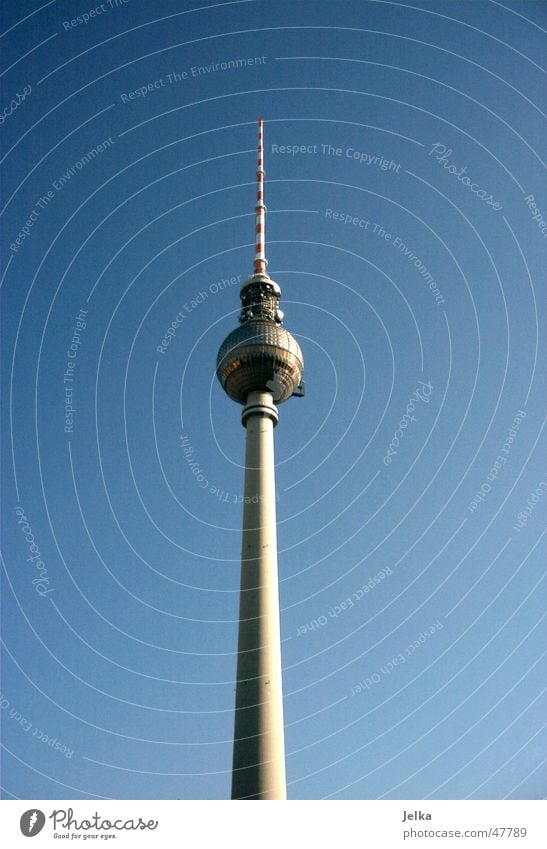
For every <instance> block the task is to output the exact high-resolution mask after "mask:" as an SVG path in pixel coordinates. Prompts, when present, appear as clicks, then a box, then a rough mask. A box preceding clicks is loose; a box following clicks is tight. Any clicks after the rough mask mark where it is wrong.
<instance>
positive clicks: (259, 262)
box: [254, 118, 268, 274]
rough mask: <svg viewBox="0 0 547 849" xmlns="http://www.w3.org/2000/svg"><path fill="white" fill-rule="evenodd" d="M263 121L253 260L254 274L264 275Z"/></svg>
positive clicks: (259, 138)
mask: <svg viewBox="0 0 547 849" xmlns="http://www.w3.org/2000/svg"><path fill="white" fill-rule="evenodd" d="M265 173H266V172H265V171H264V121H263V120H262V118H259V119H258V168H257V171H256V180H257V202H256V210H255V211H256V253H255V260H254V267H255V274H266V273H267V272H266V268H267V266H268V260H267V259H266V206H265V204H264V174H265Z"/></svg>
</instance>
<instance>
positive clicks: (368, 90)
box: [0, 0, 547, 799]
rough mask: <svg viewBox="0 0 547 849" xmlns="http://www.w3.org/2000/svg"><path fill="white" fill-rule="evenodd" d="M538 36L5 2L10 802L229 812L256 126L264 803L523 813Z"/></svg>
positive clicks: (541, 217)
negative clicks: (266, 376) (261, 138)
mask: <svg viewBox="0 0 547 849" xmlns="http://www.w3.org/2000/svg"><path fill="white" fill-rule="evenodd" d="M92 13H93V14H92ZM544 26H545V6H544V5H542V4H540V3H534V2H531V3H530V2H519V3H515V2H513V3H497V2H482V0H478V2H474V3H466V2H450V0H449V2H444V3H441V2H421V3H419V4H417V5H414V4H410V3H405V2H402V3H391V2H339V3H327V2H313V0H309V2H308V0H302V1H301V2H298V3H294V2H292V3H284V2H269V0H266V1H265V2H260V0H259V1H258V2H254V0H249V2H245V1H244V2H234V3H230V2H227V3H215V4H214V3H207V2H199V3H195V4H194V3H193V2H192V3H188V2H184V0H176V2H175V0H173V1H172V2H161V3H160V2H158V0H149V1H148V2H138V0H128V2H126V3H125V4H124V3H122V2H121V0H120V2H119V3H118V4H117V3H115V2H114V0H112V2H109V0H105V2H104V3H101V4H97V5H94V4H93V3H88V2H85V0H84V1H83V2H80V0H78V2H70V3H69V2H56V1H55V0H53V2H49V3H45V4H44V3H41V2H33V1H32V0H31V2H26V3H25V4H21V3H19V2H4V3H3V6H2V26H1V30H2V42H3V64H4V75H3V86H2V113H1V114H2V119H3V120H2V122H1V126H0V132H1V134H2V141H3V145H2V151H3V152H2V157H3V171H4V176H3V201H2V222H3V223H2V231H3V247H4V251H3V260H2V262H3V270H2V296H3V310H2V335H3V343H4V345H3V359H2V368H3V371H2V378H3V396H4V401H5V403H4V405H3V419H2V431H3V455H2V456H3V469H4V473H3V498H2V501H3V534H2V537H3V555H2V557H3V560H2V567H3V597H2V604H3V607H2V613H3V626H2V636H3V657H2V682H1V693H2V700H1V703H0V704H1V711H0V717H1V720H2V744H3V747H2V772H1V775H2V781H1V784H2V788H3V790H2V792H3V794H4V798H7V799H12V798H36V799H39V798H41V799H63V798H70V799H78V798H82V799H83V798H126V799H133V798H137V799H138V798H152V799H154V798H156V799H200V798H201V799H223V798H228V796H229V790H230V767H231V747H232V736H233V706H234V697H235V686H234V676H235V662H236V657H235V649H236V641H237V617H238V588H239V552H240V534H241V516H242V505H241V494H242V486H243V469H242V462H243V451H244V431H243V429H242V428H241V425H240V422H239V415H240V410H239V409H238V408H237V405H235V404H234V403H233V402H231V401H230V400H229V399H228V398H227V397H226V396H225V395H224V394H223V392H222V390H221V388H220V386H219V385H218V382H217V381H216V377H215V371H214V369H215V358H216V352H217V350H218V347H219V346H220V344H221V342H222V341H223V339H224V337H225V336H226V335H227V333H228V332H229V331H230V330H231V329H233V328H234V327H235V326H236V322H237V314H238V309H239V297H238V292H239V285H240V284H241V283H242V282H243V281H244V280H245V279H246V277H247V276H248V275H249V274H250V273H251V270H252V259H253V255H254V246H253V242H254V204H255V170H256V121H257V118H258V117H259V116H262V117H263V118H264V120H265V156H266V203H267V205H268V216H267V239H268V257H269V271H270V274H271V275H272V277H273V278H274V279H275V280H276V281H277V282H278V283H279V284H280V285H281V286H282V289H283V300H282V307H283V309H284V311H285V314H286V321H285V323H286V326H287V327H288V328H289V329H290V330H291V331H292V332H293V333H294V334H295V335H296V336H297V338H298V339H299V341H300V344H301V346H302V349H303V351H304V356H305V364H306V374H305V378H306V396H305V398H303V399H292V400H290V402H288V403H286V404H284V405H283V406H282V407H281V408H280V423H279V426H278V428H277V430H276V456H277V484H278V495H279V499H278V537H279V551H280V576H281V583H280V596H281V607H282V611H281V627H282V639H283V664H284V699H285V721H286V750H287V780H288V795H289V798H291V799H318V798H334V799H376V798H386V799H428V798H431V799H466V798H470V799H480V798H485V799H502V798H510V799H527V798H531V799H537V798H541V797H543V795H544V792H545V791H544V787H545V777H544V773H542V761H543V756H542V750H543V749H544V746H545V736H544V730H543V728H544V726H543V715H544V704H545V700H544V688H543V680H544V677H545V676H544V672H545V666H544V664H543V656H544V644H545V629H544V620H543V617H544V597H545V596H544V592H545V588H544V585H543V583H542V579H543V575H544V562H543V561H544V554H545V549H544V543H543V525H542V516H544V510H545V504H546V502H547V492H546V490H547V477H546V470H545V465H544V457H545V454H544V451H543V452H542V448H544V439H543V430H542V428H543V422H544V405H543V403H542V394H543V395H544V392H543V393H542V389H543V390H544V387H545V370H544V363H545V334H544V329H543V328H542V327H541V325H540V320H539V317H540V316H541V315H542V311H544V308H545V297H544V295H545V290H544V288H543V287H542V285H541V269H542V265H543V263H544V255H545V251H544V244H545V241H544V240H545V234H546V233H547V225H546V224H545V221H547V197H546V196H545V193H544V192H542V177H543V173H542V170H543V169H542V165H543V163H542V160H541V145H540V139H541V132H542V129H543V130H544V127H543V124H542V117H543V112H542V109H544V95H543V91H542V87H541V86H542V83H543V72H542V68H541V60H542V55H544V48H545V39H544V29H542V27H544ZM251 60H252V61H251ZM223 63H224V64H223ZM542 95H543V96H542ZM543 184H544V183H543ZM542 260H543V263H542ZM164 340H165V341H164ZM185 448H186V451H185V450H184V449H185ZM191 463H193V464H194V465H193V466H192V465H191ZM193 470H194V473H193ZM196 470H197V471H196ZM542 555H543V556H542Z"/></svg>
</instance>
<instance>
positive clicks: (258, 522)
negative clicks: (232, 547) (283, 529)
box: [232, 392, 287, 799]
mask: <svg viewBox="0 0 547 849" xmlns="http://www.w3.org/2000/svg"><path fill="white" fill-rule="evenodd" d="M277 418H278V415H277V408H276V407H275V406H274V404H273V401H272V395H271V394H270V393H268V392H252V393H251V394H250V395H249V397H248V399H247V404H246V406H245V408H244V410H243V413H242V421H243V424H244V425H245V426H246V428H247V440H246V452H245V494H244V512H243V547H242V556H241V596H240V612H239V641H238V661H237V691H236V718H235V735H234V757H233V773H232V799H286V798H287V790H286V779H285V743H284V727H283V689H282V678H281V635H280V625H279V584H278V568H277V531H276V510H275V466H274V435H273V430H274V427H275V424H276V423H277Z"/></svg>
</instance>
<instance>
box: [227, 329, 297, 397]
mask: <svg viewBox="0 0 547 849" xmlns="http://www.w3.org/2000/svg"><path fill="white" fill-rule="evenodd" d="M303 372H304V357H303V355H302V351H301V349H300V345H299V344H298V342H297V341H296V339H295V338H294V336H293V335H292V333H289V331H288V330H287V329H286V328H285V327H282V326H281V325H280V324H277V323H275V322H273V321H269V320H264V319H260V318H256V319H250V320H249V321H247V322H245V323H244V324H242V325H241V326H240V327H238V328H236V330H233V331H232V332H231V333H230V334H229V335H228V336H227V337H226V339H225V340H224V342H223V343H222V345H221V346H220V350H219V352H218V356H217V376H218V379H219V380H220V383H221V385H222V388H223V389H224V391H225V392H226V393H227V394H228V395H229V396H230V398H232V399H233V400H234V401H237V402H238V403H239V404H245V403H246V401H247V398H248V396H249V393H250V392H271V393H272V396H273V400H274V402H275V403H276V404H281V403H282V402H283V401H286V400H287V399H288V398H290V397H291V395H292V394H293V393H294V391H295V390H296V389H297V387H298V386H299V385H300V383H301V382H302V375H303Z"/></svg>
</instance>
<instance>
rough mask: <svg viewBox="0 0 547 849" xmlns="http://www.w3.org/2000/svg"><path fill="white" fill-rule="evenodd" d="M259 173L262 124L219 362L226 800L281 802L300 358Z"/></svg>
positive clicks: (260, 124)
mask: <svg viewBox="0 0 547 849" xmlns="http://www.w3.org/2000/svg"><path fill="white" fill-rule="evenodd" d="M264 173H265V172H264V124H263V121H262V119H260V120H259V122H258V170H257V174H256V176H257V184H258V198H257V204H256V253H255V259H254V274H253V275H252V277H250V278H249V279H248V280H247V281H246V282H245V283H244V284H243V285H242V287H241V290H240V298H241V313H240V317H239V321H240V326H239V327H238V328H237V329H236V330H233V331H232V333H230V334H229V335H228V336H227V337H226V339H225V340H224V342H223V343H222V345H221V346H220V350H219V352H218V356H217V377H218V379H219V380H220V383H221V384H222V388H223V389H224V391H225V392H226V393H227V394H228V395H229V396H230V398H232V399H233V400H234V401H237V402H238V403H239V404H243V411H242V413H241V422H242V424H243V426H244V427H245V428H246V431H247V436H246V450H245V493H244V499H243V500H244V508H243V544H242V553H241V590H240V609H239V637H238V656H237V685H236V713H235V733H234V755H233V767H232V799H286V798H287V789H286V780H285V743H284V729H283V688H282V676H281V637H280V625H279V584H278V568H277V531H276V509H275V468H274V427H275V426H276V425H277V422H278V420H279V414H278V410H277V406H276V405H277V404H281V403H282V402H283V401H286V400H287V399H288V398H290V397H291V396H292V395H300V396H301V395H303V394H304V393H303V383H302V375H303V371H304V358H303V356H302V351H301V350H300V345H299V344H298V342H297V341H296V339H295V338H294V336H292V335H291V334H290V333H289V331H288V330H286V329H285V328H284V327H283V326H282V321H283V313H282V312H281V310H280V309H279V301H280V297H281V288H280V286H278V284H277V283H275V282H274V281H273V280H272V279H271V277H269V275H268V273H267V266H268V261H267V259H266V238H265V236H266V206H265V205H264Z"/></svg>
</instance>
